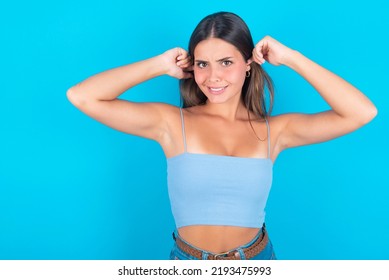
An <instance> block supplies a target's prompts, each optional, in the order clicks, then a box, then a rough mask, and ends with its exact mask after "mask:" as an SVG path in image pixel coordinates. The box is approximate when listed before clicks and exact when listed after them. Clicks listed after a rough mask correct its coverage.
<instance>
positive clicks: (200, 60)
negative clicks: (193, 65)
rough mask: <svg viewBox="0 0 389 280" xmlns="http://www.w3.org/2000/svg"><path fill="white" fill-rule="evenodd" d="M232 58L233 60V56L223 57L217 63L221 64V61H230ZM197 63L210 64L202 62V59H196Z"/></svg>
mask: <svg viewBox="0 0 389 280" xmlns="http://www.w3.org/2000/svg"><path fill="white" fill-rule="evenodd" d="M231 58H233V57H232V56H227V57H223V58H220V59H218V60H216V62H221V61H224V60H228V59H231ZM195 62H208V61H206V60H202V59H196V60H195Z"/></svg>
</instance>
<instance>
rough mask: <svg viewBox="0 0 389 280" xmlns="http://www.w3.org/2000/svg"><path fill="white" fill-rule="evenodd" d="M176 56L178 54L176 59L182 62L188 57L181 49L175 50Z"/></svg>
mask: <svg viewBox="0 0 389 280" xmlns="http://www.w3.org/2000/svg"><path fill="white" fill-rule="evenodd" d="M177 54H178V55H177V57H176V59H177V60H182V59H184V58H185V57H187V56H188V52H187V51H186V50H184V49H183V48H177Z"/></svg>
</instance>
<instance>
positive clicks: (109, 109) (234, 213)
mask: <svg viewBox="0 0 389 280" xmlns="http://www.w3.org/2000/svg"><path fill="white" fill-rule="evenodd" d="M265 61H267V62H269V63H270V64H272V65H285V66H288V67H290V68H291V69H293V70H294V71H296V72H297V73H298V74H300V75H301V76H302V77H303V78H305V79H306V80H307V81H308V82H309V83H310V84H311V85H312V86H313V87H314V88H315V89H316V90H317V91H318V93H319V94H320V95H321V96H322V97H323V99H324V100H325V101H326V102H327V103H328V104H329V105H330V106H331V110H329V111H325V112H320V113H317V114H311V115H308V114H282V115H278V116H270V113H269V111H270V110H271V106H272V104H271V103H272V96H273V87H272V82H271V80H270V78H269V77H268V75H267V74H266V72H265V71H264V70H263V69H262V67H261V65H262V64H263V63H265ZM165 74H167V75H169V76H171V77H175V78H177V79H180V80H181V94H182V97H183V101H184V106H183V107H184V108H182V109H181V108H177V107H175V106H172V105H169V104H161V103H134V102H129V101H125V100H120V99H118V97H119V96H120V95H121V94H122V93H123V92H124V91H126V90H128V89H130V88H131V87H133V86H135V85H137V84H139V83H142V82H145V81H146V80H149V79H151V78H154V77H157V76H161V75H165ZM266 86H267V87H268V90H269V94H270V97H271V98H270V110H267V109H266V102H265V87H266ZM67 95H68V98H69V100H70V101H71V102H72V103H73V104H74V105H75V106H76V107H78V108H79V109H80V110H82V111H83V112H84V113H86V114H87V115H89V116H91V117H92V118H94V119H96V120H98V121H100V122H102V123H104V124H106V125H108V126H110V127H112V128H114V129H117V130H120V131H123V132H126V133H129V134H134V135H138V136H142V137H145V138H149V139H153V140H155V141H157V142H158V143H159V144H160V145H161V147H162V149H163V150H164V152H165V155H166V157H167V162H168V188H169V196H170V200H171V206H172V212H173V216H174V218H175V222H176V226H177V230H176V231H175V232H174V234H173V237H174V239H175V244H174V247H173V249H172V251H171V255H170V259H227V260H228V259H275V254H274V250H273V247H272V244H271V242H270V240H269V237H268V235H267V232H266V229H265V226H264V225H265V224H264V222H265V211H264V209H265V205H266V201H267V197H268V194H269V191H270V187H271V181H272V166H273V163H274V162H275V160H276V158H277V156H278V154H279V153H280V152H281V151H283V150H284V149H286V148H290V147H296V146H301V145H308V144H312V143H317V142H322V141H327V140H330V139H333V138H336V137H339V136H341V135H344V134H347V133H349V132H351V131H354V130H356V129H357V128H359V127H361V126H362V125H364V124H366V123H368V122H369V121H371V120H372V119H373V118H374V117H375V115H376V114H377V110H376V108H375V106H374V105H373V104H372V103H371V102H370V101H369V99H368V98H367V97H366V96H364V95H363V94H362V93H361V92H360V91H359V90H358V89H356V88H355V87H353V86H352V85H351V84H349V83H347V82H346V81H344V80H343V79H342V78H340V77H338V76H336V75H335V74H333V73H331V72H330V71H328V70H326V69H324V68H323V67H321V66H319V65H318V64H316V63H314V62H313V61H311V60H309V59H308V58H306V57H305V56H304V55H302V54H301V53H299V52H298V51H295V50H292V49H290V48H288V47H286V46H284V45H282V44H281V43H279V42H278V41H276V40H275V39H273V38H271V37H269V36H266V37H264V38H263V39H262V40H260V41H259V42H258V43H257V44H256V45H255V46H254V44H253V40H252V37H251V34H250V31H249V29H248V27H247V26H246V24H245V23H244V22H243V20H242V19H241V18H240V17H238V16H237V15H235V14H232V13H226V12H220V13H215V14H212V15H209V16H207V17H206V18H204V19H203V20H202V21H201V22H200V23H199V24H198V26H197V27H196V29H195V30H194V32H193V34H192V36H191V39H190V42H189V50H188V52H187V51H185V50H184V49H182V48H174V49H171V50H168V51H166V52H164V53H163V54H161V55H158V56H156V57H152V58H150V59H147V60H144V61H140V62H137V63H133V64H130V65H125V66H122V67H118V68H115V69H112V70H108V71H105V72H103V73H100V74H97V75H95V76H92V77H90V78H89V79H87V80H85V81H83V82H81V83H79V84H77V85H76V86H74V87H72V88H71V89H69V90H68V93H67Z"/></svg>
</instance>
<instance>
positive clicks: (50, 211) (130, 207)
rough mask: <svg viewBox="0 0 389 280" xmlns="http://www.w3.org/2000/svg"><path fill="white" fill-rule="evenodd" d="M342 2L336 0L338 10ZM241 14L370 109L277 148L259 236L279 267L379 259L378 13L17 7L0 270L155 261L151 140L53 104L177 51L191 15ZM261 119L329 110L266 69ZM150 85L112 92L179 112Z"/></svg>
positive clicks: (4, 67) (384, 153) (116, 5)
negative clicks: (313, 139) (267, 96)
mask: <svg viewBox="0 0 389 280" xmlns="http://www.w3.org/2000/svg"><path fill="white" fill-rule="evenodd" d="M339 2H341V3H339ZM221 10H225V11H231V12H235V13H237V14H239V15H240V16H241V17H242V18H243V19H244V20H245V21H246V22H247V24H248V25H249V27H250V29H251V32H252V35H253V37H254V40H255V41H256V42H257V41H259V40H260V39H261V38H262V37H263V36H264V35H271V36H273V37H274V38H276V39H278V40H280V41H281V42H282V43H284V44H286V45H288V46H289V47H291V48H294V49H297V50H299V51H300V52H302V53H303V54H305V55H306V56H308V57H310V58H311V59H313V60H314V61H316V62H318V63H319V64H321V65H323V66H325V67H327V68H328V69H330V70H332V71H334V72H335V73H337V74H339V75H340V76H342V77H343V78H345V79H346V80H348V81H350V82H352V83H353V84H354V85H356V86H357V87H358V88H359V89H360V90H362V91H363V92H364V93H365V94H366V95H367V96H368V97H369V98H370V99H371V100H372V101H373V102H374V103H375V104H376V106H377V107H378V110H379V114H378V116H377V117H376V119H374V121H373V122H372V123H370V124H369V125H367V126H365V127H363V128H361V129H360V130H358V131H356V132H354V133H352V134H349V135H346V136H344V137H342V138H339V139H336V140H333V141H331V142H327V143H323V144H319V145H312V146H306V147H300V148H295V149H291V150H287V151H284V152H283V153H282V154H281V155H280V156H279V158H278V159H277V162H276V164H275V166H274V175H275V176H274V184H273V189H272V191H271V193H270V198H269V201H268V207H267V225H268V229H269V232H270V235H271V238H272V242H273V244H274V246H275V249H276V253H277V255H278V258H280V259H389V239H388V236H389V219H388V214H389V208H388V201H389V188H388V187H389V184H388V179H387V172H388V171H387V166H388V165H387V157H388V155H389V153H388V146H387V144H388V140H387V137H388V133H387V129H388V121H389V119H388V86H387V83H388V70H387V65H388V62H389V59H388V53H387V52H388V49H389V45H388V28H389V22H388V17H387V13H388V7H387V6H386V5H385V2H384V1H383V0H382V1H377V0H372V1H369V2H368V3H366V2H365V1H351V0H350V1H335V0H325V1H324V0H323V1H314V2H312V1H302V0H298V1H286V0H285V1H243V2H242V1H203V0H201V1H193V2H182V1H163V2H162V1H155V2H153V1H143V2H142V1H137V4H136V5H135V4H134V3H133V1H125V0H121V1H120V0H110V1H74V0H70V1H69V0H68V1H56V2H52V1H34V2H30V1H21V2H15V3H13V4H10V3H8V4H1V7H0V28H1V45H0V50H1V51H0V61H1V68H0V71H1V73H0V74H1V75H0V79H1V101H0V102H1V103H0V104H1V110H0V120H1V121H0V133H1V138H0V141H1V142H0V144H1V145H0V227H1V228H0V259H166V258H167V257H168V255H169V252H170V248H171V246H172V238H171V232H172V230H173V229H174V221H173V218H172V215H171V212H170V205H169V200H168V194H167V186H166V161H165V158H164V154H163V152H162V150H161V148H160V147H159V145H158V144H157V143H155V142H152V141H150V140H145V139H141V138H138V137H134V136H131V135H126V134H124V133H121V132H118V131H115V130H113V129H110V128H108V127H106V126H104V125H102V124H100V123H98V122H96V121H94V120H93V119H91V118H89V117H87V116H86V115H84V114H83V113H81V112H80V111H78V110H77V109H76V108H75V107H73V106H72V105H71V104H70V102H68V100H67V98H66V90H67V89H68V88H69V87H71V86H72V85H74V84H76V83H78V82H80V81H82V80H83V79H85V78H87V77H89V76H91V75H93V74H96V73H98V72H101V71H104V70H106V69H110V68H113V67H117V66H121V65H124V64H128V63H131V62H135V61H138V60H141V59H145V58H148V57H151V56H154V55H157V54H159V53H161V52H163V51H165V50H167V49H169V48H172V47H175V46H182V47H184V48H186V47H187V44H188V40H189V37H190V34H191V32H192V31H193V29H194V27H195V26H196V24H197V23H198V22H199V20H201V19H202V18H203V17H204V16H206V15H208V14H210V13H213V12H217V11H221ZM265 68H266V70H267V71H268V72H269V74H270V75H271V76H272V78H273V79H274V82H275V84H276V98H275V109H274V114H279V113H285V112H294V111H295V112H306V113H311V112H317V111H321V110H326V109H328V106H327V105H326V104H325V102H324V101H323V100H322V99H321V98H320V96H319V95H318V94H317V93H316V92H315V91H314V90H313V89H312V87H311V86H310V85H309V84H307V83H306V82H305V81H304V80H303V79H302V78H301V77H299V76H298V75H297V74H295V73H294V72H293V71H292V70H290V69H288V68H286V67H283V66H281V67H274V66H271V65H269V64H267V65H265ZM177 84H178V83H177V81H176V80H174V79H173V78H170V77H159V78H157V79H154V80H152V81H149V82H148V83H146V84H142V85H139V86H137V87H135V88H133V89H132V90H131V91H130V92H126V93H125V94H124V95H123V97H124V98H126V99H130V100H133V101H161V102H168V103H170V104H175V105H178V104H179V95H178V86H177Z"/></svg>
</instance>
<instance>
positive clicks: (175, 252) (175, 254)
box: [170, 228, 277, 260]
mask: <svg viewBox="0 0 389 280" xmlns="http://www.w3.org/2000/svg"><path fill="white" fill-rule="evenodd" d="M263 229H264V228H261V229H260V230H259V232H258V234H257V235H256V236H255V237H254V238H253V239H252V240H251V241H250V242H248V243H246V244H244V245H242V246H239V247H237V248H235V249H233V250H236V251H238V252H239V253H240V256H241V259H242V260H245V259H246V256H245V255H244V253H243V249H245V248H247V247H250V246H251V245H252V244H253V243H254V242H255V241H257V240H258V238H261V233H262V231H263ZM266 234H267V232H266ZM173 238H180V237H179V234H178V232H177V230H175V231H174V233H173ZM181 240H182V241H183V242H185V243H186V244H188V245H189V246H191V247H193V248H196V249H197V250H200V251H202V259H203V260H206V259H207V257H208V255H212V253H211V252H208V251H205V250H202V249H200V248H197V247H195V246H193V245H191V244H190V243H188V242H186V241H185V240H183V239H182V238H181ZM276 259H277V258H276V255H275V253H274V249H273V244H272V243H271V241H270V239H269V241H268V242H267V244H266V246H265V248H264V249H263V250H262V251H261V252H259V253H258V254H257V255H255V256H254V257H252V258H251V259H250V260H276ZM170 260H199V259H198V258H196V257H194V256H192V255H190V254H188V253H186V252H184V251H182V250H181V249H180V248H179V247H178V246H177V243H174V245H173V248H172V250H171V252H170Z"/></svg>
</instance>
